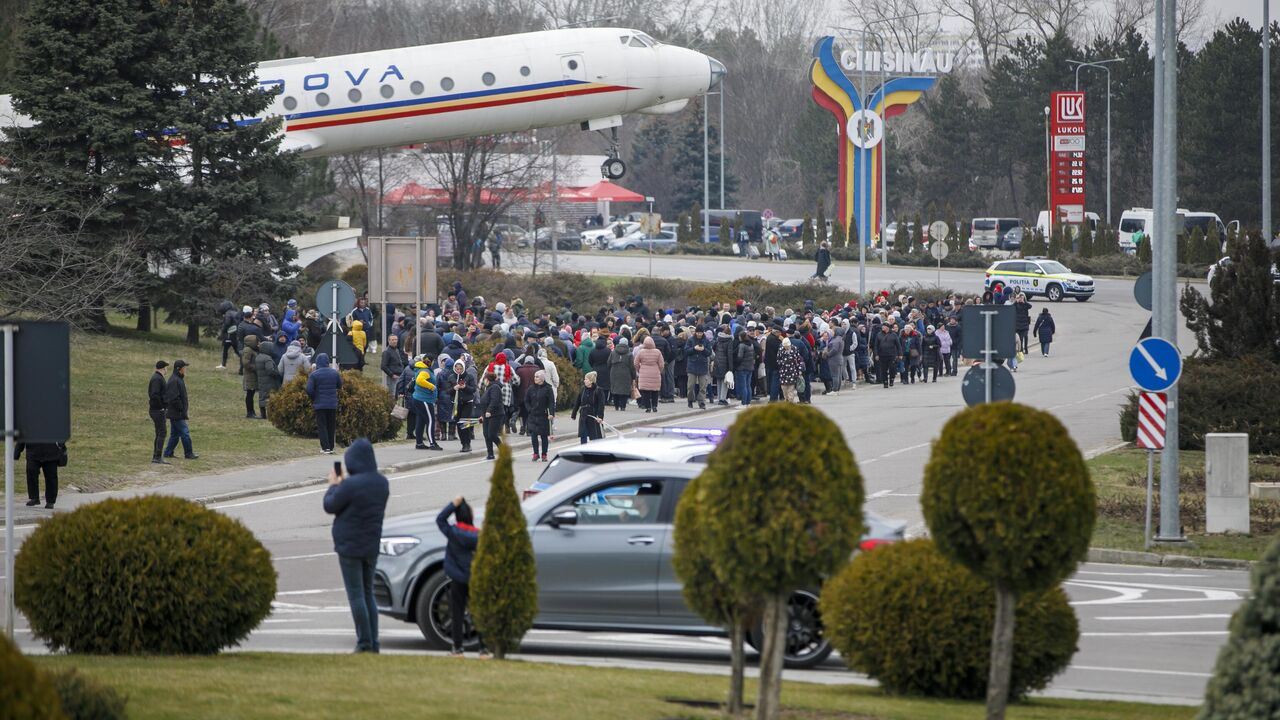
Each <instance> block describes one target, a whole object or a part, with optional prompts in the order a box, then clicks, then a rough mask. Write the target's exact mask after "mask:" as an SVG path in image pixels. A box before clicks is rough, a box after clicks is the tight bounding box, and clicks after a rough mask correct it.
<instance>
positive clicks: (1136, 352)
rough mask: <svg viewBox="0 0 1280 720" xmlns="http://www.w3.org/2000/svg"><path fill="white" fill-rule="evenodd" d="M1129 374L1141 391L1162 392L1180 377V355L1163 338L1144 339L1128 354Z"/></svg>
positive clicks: (1173, 346) (1171, 344)
mask: <svg viewBox="0 0 1280 720" xmlns="http://www.w3.org/2000/svg"><path fill="white" fill-rule="evenodd" d="M1129 374H1130V375H1132V376H1133V381H1134V382H1136V383H1137V384H1138V387H1140V388H1142V389H1143V390H1149V391H1151V392H1164V391H1165V390H1168V389H1169V388H1171V387H1173V386H1174V385H1175V384H1176V383H1177V382H1178V378H1179V377H1180V376H1181V375H1182V354H1181V353H1179V352H1178V346H1176V345H1174V344H1173V343H1171V342H1169V341H1168V340H1165V339H1164V338H1154V337H1152V338H1146V339H1145V340H1142V341H1140V342H1139V343H1138V344H1137V345H1135V346H1134V347H1133V352H1131V353H1129Z"/></svg>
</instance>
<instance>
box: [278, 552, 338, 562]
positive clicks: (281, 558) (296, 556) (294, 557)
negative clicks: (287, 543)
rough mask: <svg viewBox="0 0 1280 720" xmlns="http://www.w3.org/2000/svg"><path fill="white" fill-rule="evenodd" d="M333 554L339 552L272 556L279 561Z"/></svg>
mask: <svg viewBox="0 0 1280 720" xmlns="http://www.w3.org/2000/svg"><path fill="white" fill-rule="evenodd" d="M333 555H337V553H333V552H322V553H311V554H310V555H287V556H285V557H277V558H271V559H272V560H275V561H277V562H283V561H285V560H311V559H312V558H322V557H332V556H333Z"/></svg>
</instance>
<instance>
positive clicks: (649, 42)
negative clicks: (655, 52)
mask: <svg viewBox="0 0 1280 720" xmlns="http://www.w3.org/2000/svg"><path fill="white" fill-rule="evenodd" d="M636 37H638V38H640V42H642V43H644V44H645V47H653V46H655V45H660V44H661V43H659V42H658V41H657V40H654V39H653V38H651V37H649V36H648V35H647V34H645V33H636Z"/></svg>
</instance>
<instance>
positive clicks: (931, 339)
mask: <svg viewBox="0 0 1280 720" xmlns="http://www.w3.org/2000/svg"><path fill="white" fill-rule="evenodd" d="M920 353H921V354H922V355H923V356H924V364H925V365H926V366H931V365H934V364H936V363H937V362H938V361H939V360H941V359H942V340H940V339H939V338H938V336H937V335H935V334H931V333H925V334H924V336H923V337H921V338H920Z"/></svg>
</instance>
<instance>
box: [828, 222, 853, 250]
mask: <svg viewBox="0 0 1280 720" xmlns="http://www.w3.org/2000/svg"><path fill="white" fill-rule="evenodd" d="M848 245H849V239H848V237H847V236H846V235H845V232H844V223H842V222H840V221H838V220H837V221H836V222H834V223H832V224H831V247H833V248H837V247H847V246H848Z"/></svg>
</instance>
